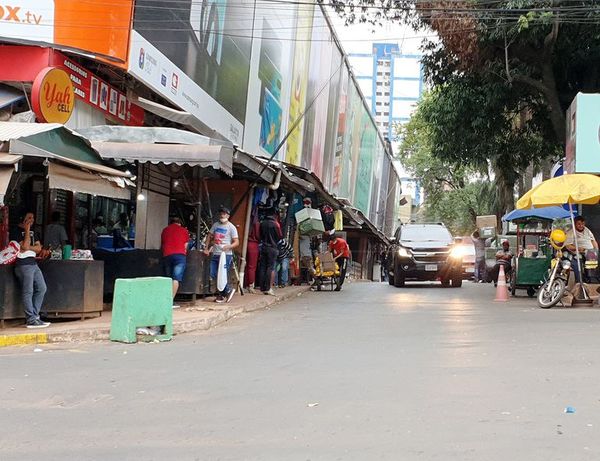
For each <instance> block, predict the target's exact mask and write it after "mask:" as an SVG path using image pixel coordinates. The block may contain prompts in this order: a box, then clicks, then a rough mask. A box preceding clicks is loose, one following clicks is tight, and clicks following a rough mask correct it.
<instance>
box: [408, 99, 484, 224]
mask: <svg viewBox="0 0 600 461" xmlns="http://www.w3.org/2000/svg"><path fill="white" fill-rule="evenodd" d="M433 98H434V96H433V95H427V96H426V97H425V98H424V100H423V102H422V103H421V104H420V105H419V107H418V108H417V111H416V113H415V114H414V116H413V117H412V118H411V120H410V122H409V123H408V124H407V125H406V126H404V127H402V128H401V132H400V134H401V136H402V139H403V141H402V144H401V146H400V149H399V152H398V158H399V159H400V161H401V162H402V164H403V166H404V167H405V168H406V169H407V170H408V171H409V172H410V173H411V174H412V175H413V176H414V177H417V178H419V179H420V181H421V185H422V186H423V188H424V190H425V192H426V194H425V202H424V204H423V209H422V210H421V213H420V215H421V217H422V219H423V220H426V221H442V222H444V223H445V224H446V225H447V226H448V227H449V228H450V230H451V231H452V232H453V233H454V235H465V234H467V233H470V232H472V230H473V228H474V227H475V218H476V216H478V215H486V214H491V213H493V212H494V211H495V206H496V205H495V204H496V188H495V185H494V183H493V182H492V181H490V179H489V177H487V169H484V170H486V171H485V172H484V173H483V174H482V172H480V171H478V169H477V168H475V167H473V166H468V165H466V164H464V163H461V162H456V161H454V160H451V159H448V158H441V157H436V156H435V155H434V153H433V151H434V142H433V139H434V137H435V135H436V134H435V127H432V126H431V125H430V123H429V122H428V121H427V120H426V119H425V117H424V110H423V107H425V106H427V105H428V104H431V100H432V99H433Z"/></svg>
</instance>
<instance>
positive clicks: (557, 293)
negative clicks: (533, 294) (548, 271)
mask: <svg viewBox="0 0 600 461" xmlns="http://www.w3.org/2000/svg"><path fill="white" fill-rule="evenodd" d="M565 288H566V286H565V281H564V280H563V279H560V278H556V279H554V281H553V282H552V285H548V282H546V283H544V284H543V285H542V286H541V287H540V291H539V292H538V297H537V298H538V305H539V306H540V307H541V308H542V309H550V308H551V307H553V306H555V305H556V304H557V303H558V302H559V301H560V300H561V299H562V296H563V293H564V292H565Z"/></svg>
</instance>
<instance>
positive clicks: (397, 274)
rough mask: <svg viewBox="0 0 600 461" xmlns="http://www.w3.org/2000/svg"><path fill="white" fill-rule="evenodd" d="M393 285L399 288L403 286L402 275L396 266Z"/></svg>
mask: <svg viewBox="0 0 600 461" xmlns="http://www.w3.org/2000/svg"><path fill="white" fill-rule="evenodd" d="M394 286H395V287H396V288H400V287H403V286H404V275H402V272H401V271H400V269H399V268H398V267H395V268H394Z"/></svg>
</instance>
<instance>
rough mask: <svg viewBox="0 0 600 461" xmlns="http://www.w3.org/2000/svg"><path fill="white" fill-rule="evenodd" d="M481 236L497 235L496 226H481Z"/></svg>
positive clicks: (485, 237)
mask: <svg viewBox="0 0 600 461" xmlns="http://www.w3.org/2000/svg"><path fill="white" fill-rule="evenodd" d="M479 236H480V237H481V238H484V239H487V238H490V237H495V236H496V228H495V227H481V228H479Z"/></svg>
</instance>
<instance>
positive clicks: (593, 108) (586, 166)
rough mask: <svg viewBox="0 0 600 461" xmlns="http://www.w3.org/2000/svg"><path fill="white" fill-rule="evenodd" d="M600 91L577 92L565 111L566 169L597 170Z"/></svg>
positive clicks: (599, 164) (598, 168)
mask: <svg viewBox="0 0 600 461" xmlns="http://www.w3.org/2000/svg"><path fill="white" fill-rule="evenodd" d="M599 107H600V94H584V93H578V94H577V96H576V97H575V100H574V101H573V103H572V104H571V107H570V108H569V111H568V112H567V130H568V131H567V162H565V171H567V172H569V173H570V172H573V173H595V174H597V173H600V111H599V110H598V108H599Z"/></svg>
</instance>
